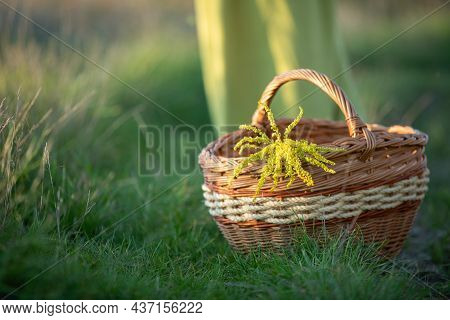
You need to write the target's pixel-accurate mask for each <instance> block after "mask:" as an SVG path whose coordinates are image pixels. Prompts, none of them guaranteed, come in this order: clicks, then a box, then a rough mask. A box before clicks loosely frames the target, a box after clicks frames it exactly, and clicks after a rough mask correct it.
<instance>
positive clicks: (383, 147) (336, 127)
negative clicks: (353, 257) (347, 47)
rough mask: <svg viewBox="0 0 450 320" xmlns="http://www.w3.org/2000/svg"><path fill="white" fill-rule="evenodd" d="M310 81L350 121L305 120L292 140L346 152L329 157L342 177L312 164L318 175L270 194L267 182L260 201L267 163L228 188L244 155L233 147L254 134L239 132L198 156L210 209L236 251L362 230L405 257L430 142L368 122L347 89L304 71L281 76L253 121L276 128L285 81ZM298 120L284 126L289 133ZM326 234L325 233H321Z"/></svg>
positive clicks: (283, 185) (411, 131)
mask: <svg viewBox="0 0 450 320" xmlns="http://www.w3.org/2000/svg"><path fill="white" fill-rule="evenodd" d="M292 80H307V81H310V82H312V83H313V84H315V85H316V86H318V87H319V88H320V89H322V90H323V91H324V92H325V93H327V94H328V95H329V96H330V97H331V98H332V99H333V100H334V101H335V102H336V104H337V105H338V106H339V107H340V109H341V111H342V112H343V113H344V116H345V119H346V122H339V121H327V120H315V119H305V120H302V121H301V122H300V125H298V126H297V127H296V128H295V129H294V131H293V132H292V133H291V137H295V138H296V139H300V138H302V139H307V140H309V141H312V142H314V143H317V144H323V145H329V146H338V147H341V148H344V149H345V150H344V151H341V152H331V153H328V154H326V157H327V158H328V159H330V160H332V161H334V162H335V163H336V165H335V166H334V167H333V169H334V170H335V171H336V174H329V173H326V172H324V171H322V170H321V169H319V168H317V167H311V166H309V167H308V166H306V167H305V169H306V170H308V171H309V172H310V173H311V174H312V176H313V178H314V186H313V187H308V186H306V185H305V184H304V183H303V182H302V181H301V180H299V179H296V180H295V182H294V183H293V184H292V185H290V186H289V187H288V188H287V181H283V182H281V183H279V184H278V187H277V188H276V189H275V190H273V191H271V188H272V186H273V184H272V180H267V181H266V182H265V184H264V186H263V188H262V190H261V193H260V194H259V195H258V196H257V197H256V198H255V197H254V194H255V190H256V185H257V181H258V178H259V175H260V172H261V167H262V165H263V163H259V164H254V165H252V166H250V167H248V168H247V169H245V170H244V172H243V173H242V174H241V175H240V176H239V177H238V178H237V179H235V180H234V181H233V183H232V184H231V185H230V184H229V177H230V175H232V174H233V170H234V168H235V167H236V166H237V165H238V164H239V163H240V161H242V159H243V158H242V157H241V156H239V154H238V153H237V152H235V151H234V150H233V146H234V145H235V143H236V142H237V141H238V140H240V139H241V138H242V137H244V136H246V135H250V134H249V133H248V131H245V132H244V131H243V130H238V131H235V132H232V133H229V134H227V135H225V136H222V137H220V138H219V139H218V140H216V141H214V142H212V143H210V144H209V145H208V146H207V147H206V148H204V149H203V150H202V152H201V154H200V155H199V163H200V166H201V168H202V170H203V174H204V185H203V191H204V197H205V204H206V206H207V207H208V208H209V212H210V214H211V215H212V216H213V218H214V219H215V221H216V223H217V225H218V226H219V228H220V230H221V232H222V233H223V235H224V236H225V238H226V239H227V240H228V242H229V243H230V244H231V246H232V247H233V248H235V249H236V250H239V251H241V252H248V251H250V250H252V249H255V248H263V249H266V248H267V249H273V248H279V247H283V246H287V245H289V244H291V243H292V239H293V234H294V231H296V230H299V227H300V228H302V229H300V230H302V231H304V230H306V232H308V233H310V234H313V235H318V234H319V233H318V232H317V231H318V230H321V231H324V230H326V233H327V234H333V233H336V232H339V230H341V229H342V228H346V229H347V230H353V229H358V230H359V231H360V234H361V235H362V236H363V239H364V241H368V242H373V241H375V242H379V243H382V245H383V246H382V252H381V253H382V254H383V255H386V256H388V257H393V256H395V255H397V254H398V253H399V251H400V250H401V248H402V245H403V242H404V241H405V238H406V236H407V234H408V232H409V230H410V229H411V226H412V224H413V221H414V218H415V215H416V213H417V210H418V208H419V205H420V203H421V201H422V199H423V197H424V195H425V192H426V190H427V184H428V181H429V179H428V175H429V171H428V169H427V165H426V157H425V154H424V148H425V145H426V143H427V140H428V137H427V135H426V134H424V133H422V132H420V131H418V130H414V129H413V128H411V127H405V126H393V127H389V128H387V127H384V126H381V125H376V124H372V125H366V124H365V123H364V122H362V121H361V119H360V118H359V117H358V115H357V114H356V111H355V109H354V108H353V106H352V104H351V103H350V101H349V100H348V99H347V98H346V96H345V94H344V93H343V92H342V90H341V89H340V88H339V87H338V86H337V85H336V84H335V83H334V82H333V81H332V80H330V79H329V78H327V77H326V76H325V75H323V74H320V73H318V72H315V71H312V70H307V69H299V70H292V71H289V72H286V73H283V74H281V75H279V76H276V77H275V78H274V79H273V80H272V81H271V82H270V83H269V85H268V86H267V87H266V89H265V90H264V92H263V94H262V97H261V99H260V105H259V106H258V109H257V110H256V112H255V114H254V115H253V121H252V124H254V125H257V126H259V127H261V128H263V130H266V131H267V132H268V131H269V130H270V128H269V126H268V124H267V121H266V119H265V118H266V117H265V110H264V108H263V107H262V106H261V105H264V104H266V105H267V106H270V103H271V100H272V98H273V97H274V95H275V93H276V92H277V90H278V89H279V88H280V87H281V86H282V85H283V84H284V83H286V82H289V81H292ZM290 122H291V120H286V119H284V120H283V119H282V120H279V121H277V124H278V126H279V127H280V129H281V130H284V128H286V126H287V125H288V124H289V123H290ZM320 234H323V232H320Z"/></svg>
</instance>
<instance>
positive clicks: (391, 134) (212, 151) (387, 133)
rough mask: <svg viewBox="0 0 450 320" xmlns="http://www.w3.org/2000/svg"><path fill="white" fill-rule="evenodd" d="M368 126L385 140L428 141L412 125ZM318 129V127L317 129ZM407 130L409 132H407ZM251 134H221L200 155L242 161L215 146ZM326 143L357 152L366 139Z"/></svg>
mask: <svg viewBox="0 0 450 320" xmlns="http://www.w3.org/2000/svg"><path fill="white" fill-rule="evenodd" d="M292 120H293V119H290V118H281V119H278V120H276V123H277V124H280V123H290V122H292ZM305 123H311V124H320V125H321V126H330V127H336V128H339V127H342V128H347V125H346V123H345V122H344V121H340V120H325V119H318V118H306V119H302V121H301V122H300V125H302V124H305ZM367 127H368V128H369V130H370V131H371V132H373V133H374V135H375V136H376V137H380V135H382V137H381V138H382V139H383V140H384V141H385V142H389V141H393V140H395V141H397V140H398V139H399V138H406V139H411V138H412V139H413V140H420V141H422V143H420V145H426V144H427V142H428V135H427V134H426V133H424V132H422V131H420V130H418V129H415V128H412V127H411V126H406V125H393V126H389V127H386V126H383V125H381V124H377V123H372V124H367ZM316 130H317V129H316ZM406 132H407V133H406ZM247 135H250V134H245V132H244V131H243V130H240V129H239V130H235V131H232V132H229V133H227V134H224V135H222V136H220V137H219V138H217V139H216V140H214V141H212V142H210V143H209V144H208V145H207V146H206V147H204V148H203V150H202V152H201V153H200V157H201V156H202V155H203V156H206V157H207V158H210V157H214V158H216V159H217V160H219V161H221V162H222V161H227V160H228V161H230V160H232V161H233V160H234V161H237V162H240V161H241V160H242V159H244V158H245V157H243V156H239V157H227V156H224V155H220V154H217V153H218V149H219V148H215V146H216V145H217V144H218V143H220V142H222V141H224V140H225V139H228V138H231V137H233V136H236V137H238V136H239V137H243V136H247ZM349 142H353V143H351V144H350V143H349ZM414 144H415V145H417V142H414ZM324 145H334V146H339V147H341V148H344V149H349V148H351V147H352V151H351V153H357V152H361V150H362V149H363V148H364V147H365V145H366V144H365V140H364V138H363V137H361V136H358V137H350V136H346V137H342V138H339V139H336V140H334V141H331V142H330V143H326V144H324ZM355 145H358V147H357V148H355ZM402 145H408V142H407V141H404V143H402ZM385 147H386V146H384V145H383V146H379V145H377V146H376V147H375V148H376V149H377V148H385ZM334 155H336V153H331V154H328V155H327V158H329V159H333V158H334Z"/></svg>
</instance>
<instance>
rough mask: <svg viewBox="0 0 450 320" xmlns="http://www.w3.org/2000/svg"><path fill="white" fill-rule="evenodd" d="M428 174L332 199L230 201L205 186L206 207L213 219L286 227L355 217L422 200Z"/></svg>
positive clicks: (341, 194) (239, 198)
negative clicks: (273, 224)
mask: <svg viewBox="0 0 450 320" xmlns="http://www.w3.org/2000/svg"><path fill="white" fill-rule="evenodd" d="M428 175H429V172H428V171H427V172H425V174H424V175H423V176H421V177H417V176H416V177H412V178H409V179H405V180H402V181H399V182H397V183H395V184H392V185H384V186H379V187H376V188H371V189H365V190H358V191H355V192H343V193H337V194H333V195H329V196H323V195H320V196H314V197H292V198H284V199H282V200H280V199H277V198H272V197H257V198H252V197H231V196H228V195H225V194H220V193H216V192H213V191H211V190H210V189H209V188H208V187H207V186H206V185H203V186H202V189H203V191H204V193H203V196H204V197H205V204H206V206H207V207H208V208H209V213H210V214H211V215H212V216H224V217H226V218H228V219H230V220H232V221H234V222H241V221H249V220H259V221H265V222H269V223H277V224H287V223H293V222H298V221H306V220H311V219H321V220H328V219H332V218H348V217H354V216H357V215H359V214H361V213H362V212H364V211H368V210H380V209H390V208H395V207H397V206H399V205H400V204H402V203H403V202H405V201H413V200H422V199H423V197H424V195H425V192H426V191H427V189H428V188H427V184H428V181H429V178H428Z"/></svg>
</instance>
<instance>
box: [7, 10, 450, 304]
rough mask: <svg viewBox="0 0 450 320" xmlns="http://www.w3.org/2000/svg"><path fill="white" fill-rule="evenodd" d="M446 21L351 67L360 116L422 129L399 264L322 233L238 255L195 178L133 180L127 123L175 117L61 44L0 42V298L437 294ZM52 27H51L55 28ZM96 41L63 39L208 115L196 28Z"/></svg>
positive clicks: (440, 291) (447, 196) (442, 253)
mask: <svg viewBox="0 0 450 320" xmlns="http://www.w3.org/2000/svg"><path fill="white" fill-rule="evenodd" d="M2 10H3V8H2ZM2 13H3V12H2ZM114 14H118V13H117V12H114ZM106 16H107V15H106ZM114 17H116V16H114ZM133 17H134V16H133ZM445 18H446V15H443V16H437V17H436V18H435V19H433V21H432V22H433V23H431V22H430V24H429V25H428V24H425V25H424V26H423V27H422V28H421V29H418V30H417V32H414V33H411V34H410V35H408V38H407V39H406V40H407V41H406V42H401V41H399V42H398V43H397V44H393V46H391V47H388V48H386V49H384V50H385V51H382V52H380V53H379V54H377V55H375V56H374V57H372V58H370V59H369V60H368V61H367V62H365V63H364V64H362V65H360V66H359V67H357V68H356V70H355V79H356V80H357V83H358V88H359V91H360V92H361V95H362V97H361V98H362V101H363V102H364V103H366V104H367V106H369V108H368V109H370V110H375V111H376V112H375V111H374V112H373V113H371V115H370V119H369V120H370V121H381V122H383V123H385V124H391V123H398V122H411V123H412V124H413V125H414V127H417V128H418V129H420V130H423V131H424V132H427V133H428V134H429V135H430V143H429V146H428V149H427V154H428V157H429V167H430V169H431V174H432V176H431V184H430V191H429V193H428V195H427V198H426V200H425V202H424V204H423V206H422V208H421V214H420V215H419V218H418V221H417V222H416V224H415V226H414V230H413V232H412V233H411V236H410V238H409V239H408V243H407V244H406V247H405V250H404V251H403V253H402V256H401V257H400V259H398V260H396V261H383V260H381V259H379V258H377V257H376V255H374V250H375V249H374V248H371V247H367V246H364V245H362V244H361V243H359V242H358V241H356V240H354V241H350V242H348V243H347V244H346V245H345V246H344V247H341V241H340V240H339V239H329V241H328V243H327V245H326V246H324V247H320V246H319V245H318V244H317V243H315V242H314V241H313V240H311V239H308V238H306V237H299V239H298V243H297V244H296V246H294V248H292V250H288V251H286V252H285V253H284V255H281V256H280V255H275V254H270V253H268V254H263V253H255V254H252V255H248V256H243V255H238V254H236V253H234V252H233V251H232V250H230V248H229V247H228V245H227V244H226V242H225V241H224V240H223V238H222V237H221V235H220V234H219V232H218V229H217V227H216V226H215V224H214V223H213V221H212V220H211V219H210V217H209V216H208V213H207V210H206V208H205V207H204V205H203V204H202V195H201V190H200V184H201V179H202V178H201V174H200V172H199V171H198V169H197V170H196V171H194V172H193V173H192V174H191V175H189V176H177V175H170V176H164V175H155V176H151V177H142V176H140V175H139V173H138V168H137V167H138V161H139V159H138V152H137V150H138V148H139V146H138V143H137V141H136V140H137V139H136V137H137V135H138V132H139V125H140V124H146V125H157V126H163V125H166V124H177V121H176V120H175V119H174V118H173V117H171V116H170V115H167V114H165V113H164V112H162V111H159V110H158V109H157V108H155V107H154V105H153V104H152V103H151V102H149V101H148V100H147V99H145V98H144V97H142V96H139V95H136V94H135V93H133V92H132V91H130V90H129V88H126V87H125V86H123V85H121V84H120V83H118V82H117V81H115V80H114V79H112V78H111V77H108V76H107V75H106V74H104V73H103V72H101V71H100V70H98V69H96V68H95V67H94V66H92V65H91V64H89V63H86V61H83V59H81V58H80V57H78V56H77V55H74V54H73V53H72V52H70V51H67V50H66V49H64V48H61V47H60V46H59V45H58V44H57V43H54V42H52V41H50V40H48V39H45V40H43V39H42V37H43V36H42V34H39V33H38V32H37V31H36V30H33V32H30V33H29V34H27V33H25V35H12V36H11V37H10V38H8V37H4V34H2V38H1V41H0V97H4V98H5V100H4V101H3V103H2V107H1V109H0V110H1V111H0V113H1V121H0V123H1V125H0V131H1V132H0V145H1V149H0V150H1V152H0V165H1V166H0V174H1V180H0V190H1V193H0V200H1V207H0V208H1V225H0V228H1V230H0V231H1V232H0V296H6V295H8V298H17V299H27V298H37V297H39V298H48V299H50V298H55V299H56V298H85V299H87V298H131V299H133V298H142V299H145V298H147V299H148V298H151V299H156V298H160V299H166V298H167V299H168V298H179V299H183V298H185V299H188V298H190V299H200V298H203V299H208V298H221V299H222V298H223V299H230V298H235V299H249V298H270V299H272V298H273V299H276V298H278V299H319V298H320V299H324V298H329V299H337V298H341V299H351V298H356V299H388V298H392V299H407V298H412V299H423V298H443V295H444V296H445V295H447V296H448V295H449V294H450V291H449V287H448V284H449V282H448V278H449V276H450V275H449V274H450V273H449V260H448V257H449V256H450V252H449V249H448V248H449V246H448V243H449V234H450V232H449V227H448V223H446V222H447V221H448V218H449V208H450V188H449V187H448V184H447V181H446V177H448V174H449V166H448V164H447V162H448V160H447V157H448V154H449V151H450V150H449V146H448V143H447V141H446V138H447V137H448V136H449V134H450V132H449V131H450V129H449V127H448V126H446V125H445V122H444V121H445V120H446V118H448V115H449V112H448V110H447V108H446V106H447V105H448V103H449V102H450V94H449V92H448V90H447V87H448V83H449V81H450V73H449V70H450V65H449V63H448V59H445V57H447V56H448V54H447V55H445V54H444V53H443V51H445V52H449V50H450V49H449V48H448V43H447V42H448V41H447V42H446V39H447V36H448V34H449V29H448V24H446V23H445V21H446V19H445ZM53 19H54V20H51V19H50V20H49V21H58V19H56V18H53ZM104 19H106V18H104ZM114 19H115V18H114ZM114 19H113V20H112V21H114ZM108 21H109V20H107V19H106V20H105V22H104V24H106V25H107V24H108V23H111V21H109V22H108ZM54 23H55V25H56V27H55V26H54V25H53V28H55V30H58V28H57V26H58V23H61V22H54ZM439 23H440V24H439ZM399 24H400V23H399ZM436 24H438V27H436ZM383 28H385V29H387V30H391V29H394V28H393V27H392V26H388V27H386V26H385V25H384V24H383V25H380V30H381V29H383ZM52 30H53V29H52ZM95 30H97V29H95ZM366 31H367V32H369V31H370V30H364V29H362V30H360V31H359V32H360V33H357V34H354V35H352V37H351V39H353V41H352V42H351V43H349V44H348V45H349V49H350V58H351V60H352V61H353V60H356V59H357V58H358V57H359V56H361V55H363V54H364V53H365V52H368V51H370V49H371V48H372V47H374V46H376V45H377V44H378V43H380V42H382V39H383V35H385V33H383V34H382V35H377V34H373V35H371V36H367V35H366V34H365V32H366ZM11 32H12V31H11ZM86 33H89V32H88V31H86ZM172 37H173V38H172ZM106 38H107V39H108V42H107V43H96V42H95V40H93V39H98V37H95V36H94V37H92V38H91V37H90V36H89V35H86V34H82V35H80V36H79V37H75V36H74V38H73V41H74V43H79V44H80V47H82V48H83V52H85V53H86V54H87V55H88V56H90V57H93V58H94V59H95V60H96V61H98V62H99V63H100V64H101V65H104V66H106V67H107V68H108V69H109V70H111V72H113V73H114V74H116V75H117V76H119V77H120V78H121V79H123V80H124V81H126V82H127V83H129V84H130V85H132V86H133V87H135V88H136V89H138V90H139V91H140V92H142V93H143V94H144V95H145V96H147V97H150V98H151V99H152V100H154V101H156V102H157V103H158V104H160V105H162V106H164V107H166V108H168V109H169V110H170V111H171V112H172V113H174V114H176V115H177V116H179V117H180V118H182V119H183V120H184V121H186V122H187V123H189V124H192V125H194V126H196V127H198V126H201V125H204V124H207V123H208V122H209V117H208V112H207V108H206V101H205V96H204V92H203V89H202V79H201V71H200V62H199V57H198V54H197V51H196V43H195V38H194V36H193V34H190V35H189V36H188V37H186V36H184V35H182V36H180V34H177V33H168V35H160V36H157V35H154V36H152V37H147V36H145V35H139V34H137V35H134V36H133V37H130V36H129V34H125V35H124V34H123V33H120V32H119V34H117V35H116V34H108V36H107V37H106ZM168 39H169V40H168ZM368 39H369V40H370V39H371V41H372V42H370V41H369V40H368ZM425 39H427V40H429V41H428V42H427V43H428V44H429V45H428V46H427V50H424V49H421V48H418V47H417V43H423V42H424V41H425ZM386 57H389V59H388V58H386ZM429 61H433V63H425V62H429ZM37 93H38V94H37ZM305 104H307V102H305ZM180 180H182V181H181V182H179V183H178V184H177V185H176V187H175V188H173V189H171V190H170V191H168V192H165V193H161V192H162V191H164V190H166V189H167V188H169V187H170V186H172V185H173V184H174V183H177V182H178V181H180ZM43 271H45V272H43ZM37 275H39V276H37ZM36 276H37V277H36ZM34 277H36V278H34ZM30 279H32V281H30ZM24 284H26V285H24Z"/></svg>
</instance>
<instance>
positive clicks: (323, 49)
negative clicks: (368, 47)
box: [195, 0, 364, 125]
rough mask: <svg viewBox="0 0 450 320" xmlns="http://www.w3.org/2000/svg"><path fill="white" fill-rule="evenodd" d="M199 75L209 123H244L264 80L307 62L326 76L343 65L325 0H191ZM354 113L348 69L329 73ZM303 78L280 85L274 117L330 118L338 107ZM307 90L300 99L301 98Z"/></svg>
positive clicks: (333, 19) (331, 12)
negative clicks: (300, 111)
mask: <svg viewBox="0 0 450 320" xmlns="http://www.w3.org/2000/svg"><path fill="white" fill-rule="evenodd" d="M195 7H196V21H197V30H198V38H199V46H200V53H201V57H202V67H203V77H204V83H205V89H206V94H207V98H208V104H209V109H210V113H211V116H212V120H213V122H214V123H215V124H216V125H229V124H241V123H248V122H249V121H250V119H251V115H252V113H253V111H254V110H255V109H256V104H257V101H258V99H259V96H260V94H261V93H262V91H263V89H264V87H265V85H266V84H267V83H268V82H269V81H270V80H271V79H272V78H273V76H275V75H276V74H278V73H281V72H283V71H287V70H290V69H298V68H310V69H315V70H317V71H319V72H322V73H325V74H327V75H328V76H330V77H334V76H335V75H337V74H339V73H340V72H341V71H343V70H344V69H345V68H346V61H345V52H344V48H343V42H342V40H341V37H340V33H339V30H338V28H337V23H336V17H335V6H334V2H333V1H332V0H302V1H296V0H276V1H273V0H245V1H242V0H241V1H239V0H196V2H195ZM336 82H337V83H338V84H339V85H340V86H341V87H342V88H343V90H344V91H345V92H346V93H347V95H348V96H349V98H350V99H351V100H352V101H353V102H354V103H355V105H356V108H357V109H358V111H359V113H360V114H361V115H362V116H364V115H363V112H362V111H363V110H361V107H360V106H359V105H358V104H357V102H358V101H357V97H356V92H355V90H353V85H352V83H351V79H350V74H349V73H348V72H347V73H345V74H344V75H343V76H341V77H339V78H337V79H336ZM314 89H315V87H313V86H312V85H310V84H306V83H295V84H288V85H286V86H285V87H284V88H283V89H282V90H281V92H280V95H279V96H278V97H277V98H276V99H275V100H274V107H273V109H274V113H275V115H283V116H284V117H286V116H293V115H294V114H295V113H296V112H297V110H298V109H297V108H296V106H298V105H299V102H300V101H302V99H303V101H302V102H301V105H302V106H303V107H304V109H305V116H306V117H310V118H312V117H315V118H328V119H333V118H337V117H338V116H337V115H338V108H337V107H336V106H334V105H333V102H331V100H330V99H329V98H328V97H326V96H325V94H324V93H323V92H322V91H320V90H318V91H316V92H315V93H314V94H312V95H310V96H308V95H309V94H310V93H311V92H312V91H314ZM306 96H308V97H307V98H306V99H305V97H306Z"/></svg>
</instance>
